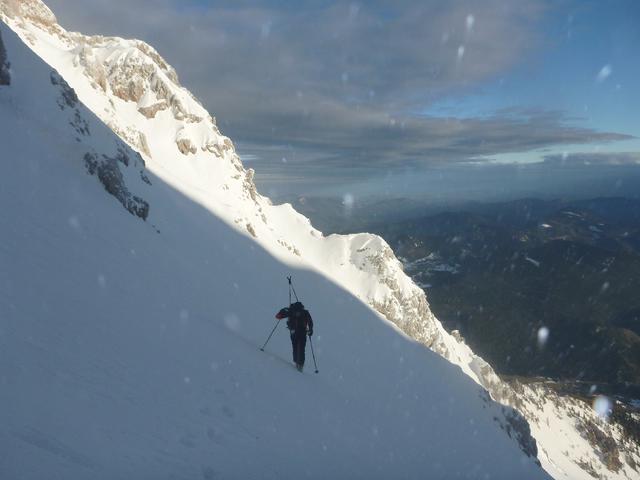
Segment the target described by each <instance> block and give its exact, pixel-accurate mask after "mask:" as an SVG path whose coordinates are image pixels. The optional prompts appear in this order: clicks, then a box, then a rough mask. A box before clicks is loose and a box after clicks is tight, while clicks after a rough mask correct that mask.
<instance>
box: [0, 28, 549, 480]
mask: <svg viewBox="0 0 640 480" xmlns="http://www.w3.org/2000/svg"><path fill="white" fill-rule="evenodd" d="M1 31H2V35H3V38H5V39H8V40H7V41H6V43H7V48H8V51H9V52H10V53H11V55H12V58H13V59H14V66H13V73H14V75H13V79H14V82H13V83H12V85H11V87H8V88H7V89H3V90H2V91H0V105H1V108H0V125H2V127H3V132H8V131H9V130H11V134H10V135H6V134H5V135H4V136H3V145H4V149H5V155H3V159H10V160H4V161H3V170H4V171H5V174H6V175H8V176H9V177H10V179H11V181H9V182H5V183H4V184H3V188H2V190H1V193H0V201H1V202H2V205H3V207H4V208H3V209H2V211H1V213H0V215H1V216H0V224H1V225H2V231H3V242H2V250H0V255H1V260H2V265H3V268H2V273H0V275H1V277H0V287H1V289H2V290H1V293H2V296H1V299H2V300H1V301H0V309H1V310H0V319H1V320H0V322H1V323H0V331H1V335H0V349H1V350H2V352H3V361H2V363H1V364H0V380H1V382H2V392H3V402H2V403H3V408H2V409H0V449H1V451H2V452H3V460H2V462H1V463H0V477H2V478H21V479H32V478H33V479H41V478H65V479H74V478H92V479H100V478H105V479H118V478H122V479H125V478H204V479H208V478H248V477H249V478H283V477H287V476H289V475H291V474H293V473H295V474H296V475H302V476H304V477H309V478H340V477H345V476H348V477H350V478H371V477H378V478H390V477H393V478H415V477H416V476H418V475H420V476H422V475H428V476H430V477H432V478H469V477H481V476H483V475H485V474H487V475H490V476H492V477H495V476H501V477H504V478H506V477H512V476H525V477H527V478H545V476H546V475H545V474H544V472H543V470H542V469H540V468H539V467H538V466H537V465H536V464H535V462H534V459H532V458H529V457H527V456H526V455H525V454H524V453H523V452H522V451H521V450H520V449H519V447H518V445H517V444H516V443H515V442H513V441H512V440H511V439H510V438H509V437H508V436H507V435H506V434H505V432H504V431H503V430H502V429H501V428H500V426H499V425H498V424H497V423H496V422H495V421H494V420H493V417H494V416H498V415H500V406H499V405H497V404H495V403H493V402H492V401H490V400H489V399H488V398H486V396H485V395H486V394H485V393H484V390H483V389H482V388H481V387H479V386H478V385H477V384H476V383H475V382H473V381H472V380H471V379H469V378H468V377H467V376H466V375H464V374H462V373H461V372H460V371H459V369H458V368H457V367H455V366H454V365H451V364H450V363H448V362H446V361H445V360H443V359H441V358H440V357H439V356H437V355H435V354H434V353H432V352H430V351H429V350H427V349H425V348H424V347H423V346H421V345H419V344H417V343H415V342H413V341H411V340H410V339H408V338H406V337H405V336H403V335H401V334H400V333H399V332H398V331H397V330H396V329H395V328H394V327H393V326H392V325H391V324H389V323H388V322H386V321H384V320H382V319H381V318H380V317H379V316H377V315H376V314H375V313H374V312H373V311H372V310H371V309H370V308H369V307H367V306H366V305H364V304H363V303H362V302H361V301H359V300H358V299H356V298H355V297H354V296H353V295H351V294H349V293H348V292H346V291H345V290H344V289H342V288H340V287H339V286H337V285H335V284H334V283H332V282H331V281H330V280H328V279H327V278H326V277H324V276H323V275H321V274H320V273H319V272H317V271H314V270H312V269H310V268H306V269H305V268H303V267H302V265H297V266H296V265H287V264H285V263H283V262H282V261H281V260H278V259H276V258H274V256H273V255H272V254H271V253H270V252H268V251H266V250H265V249H264V248H262V247H261V246H260V244H259V243H257V242H256V241H255V240H254V239H252V238H251V237H249V236H246V235H245V234H243V233H241V232H239V231H238V230H236V229H234V228H230V226H229V224H228V223H227V222H225V221H222V220H221V219H220V218H218V217H216V216H215V215H212V214H211V212H210V211H209V210H208V209H207V208H205V207H203V205H201V204H199V203H198V202H195V201H193V199H190V198H188V197H186V196H185V195H184V193H182V192H180V191H179V190H177V189H176V188H173V187H172V186H170V185H168V184H167V183H166V182H164V181H163V180H162V179H161V178H160V177H159V176H157V175H155V173H153V172H149V179H150V182H149V183H147V182H145V181H143V179H142V178H141V177H140V176H139V175H138V176H135V175H131V176H129V177H128V178H127V179H126V181H127V185H128V187H129V188H131V189H135V190H140V191H143V192H144V195H145V197H146V198H148V199H149V203H150V205H152V207H153V208H152V209H151V210H150V212H149V217H148V219H147V221H146V222H144V221H141V220H140V219H139V218H136V217H135V216H132V215H128V214H126V213H125V212H124V211H123V209H122V206H121V205H119V204H118V202H116V201H114V199H113V197H112V196H109V195H105V194H104V192H103V191H102V186H101V185H99V184H98V183H97V182H94V181H88V180H89V179H90V178H91V177H90V176H88V172H87V170H86V168H85V164H84V163H85V159H84V157H85V152H86V150H87V149H88V148H92V149H93V150H94V151H96V152H98V153H100V152H106V153H105V154H106V155H109V156H111V155H113V156H114V157H113V158H116V157H117V156H118V155H126V156H127V157H129V158H131V157H133V156H134V152H132V151H131V150H130V149H129V147H126V146H123V145H121V143H120V141H119V140H117V139H116V138H115V137H114V135H113V134H112V132H111V131H110V130H108V129H107V128H106V126H104V125H102V124H101V123H100V121H99V120H98V119H97V118H96V117H94V116H93V115H92V114H91V113H90V112H89V111H88V110H86V109H85V108H84V107H83V106H82V105H81V104H80V103H78V104H75V103H74V106H73V107H71V106H69V108H64V109H61V108H60V105H59V100H60V98H61V96H62V98H65V92H66V93H67V94H68V90H65V89H62V90H61V88H60V82H51V78H53V77H55V75H54V76H53V77H52V74H51V72H52V70H51V68H50V67H49V66H48V65H46V64H44V63H43V62H41V61H39V59H38V58H37V57H35V55H33V54H31V52H29V51H28V50H27V49H26V48H25V47H24V46H23V45H21V44H20V42H19V40H18V39H17V37H16V36H15V35H14V34H13V33H11V32H10V31H8V29H6V28H5V27H4V26H2V28H1ZM55 78H57V77H55ZM67 97H68V95H67ZM72 110H73V112H74V113H73V114H72V113H71V112H72ZM75 113H78V114H79V115H80V117H81V119H82V120H83V122H86V127H87V130H88V131H89V132H91V133H90V134H88V135H79V134H78V132H77V131H76V128H75V127H74V126H73V125H71V122H70V121H69V120H70V118H71V119H73V118H74V117H75ZM118 163H120V161H118ZM129 173H132V172H129ZM123 176H124V174H123ZM152 224H153V225H155V228H154V227H153V226H152ZM158 231H160V233H158ZM288 272H292V273H293V278H294V281H295V282H296V287H297V288H298V294H299V295H303V298H304V300H305V303H306V304H307V307H308V308H310V309H311V311H312V312H313V314H314V316H315V318H316V323H317V328H316V336H314V337H313V340H314V347H315V353H316V355H317V358H318V360H319V361H320V364H319V366H320V367H321V375H314V374H313V373H312V372H310V368H309V367H308V366H307V367H308V368H307V372H306V373H305V374H303V375H300V374H299V373H298V372H296V371H295V369H293V368H291V365H290V364H289V362H288V361H287V359H288V353H289V345H288V338H287V335H286V334H285V332H283V329H282V327H280V328H279V330H278V332H277V333H278V334H277V335H276V336H274V338H273V339H272V341H271V343H270V344H269V345H268V348H267V350H266V352H265V353H263V352H261V351H260V350H259V349H258V347H259V346H260V344H261V343H262V340H263V339H264V337H265V335H266V333H267V332H268V331H269V330H270V328H271V326H272V319H273V314H274V313H275V312H276V311H277V310H278V308H279V307H281V306H282V304H283V301H285V300H286V283H285V282H284V281H283V282H281V283H278V282H274V279H277V278H281V279H283V280H284V278H285V274H286V273H288ZM354 341H355V342H356V344H355V345H357V346H356V347H355V348H354Z"/></svg>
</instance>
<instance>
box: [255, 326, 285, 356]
mask: <svg viewBox="0 0 640 480" xmlns="http://www.w3.org/2000/svg"><path fill="white" fill-rule="evenodd" d="M280 320H282V319H281V318H279V319H278V320H277V321H276V324H275V325H274V326H273V330H271V333H270V334H269V338H267V341H266V342H264V345H262V347H261V348H260V350H262V351H263V352H264V347H266V346H267V343H269V340H271V336H272V335H273V332H275V331H276V328H278V324H279V323H280Z"/></svg>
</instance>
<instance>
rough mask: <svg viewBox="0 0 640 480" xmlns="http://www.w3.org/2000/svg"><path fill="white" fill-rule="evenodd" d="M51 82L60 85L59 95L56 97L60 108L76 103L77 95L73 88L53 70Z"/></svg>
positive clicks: (71, 106)
mask: <svg viewBox="0 0 640 480" xmlns="http://www.w3.org/2000/svg"><path fill="white" fill-rule="evenodd" d="M50 78H51V83H52V84H53V85H58V86H59V87H60V97H58V105H59V106H60V109H61V110H64V109H65V108H66V107H69V108H75V107H76V105H77V104H78V96H77V95H76V92H75V90H73V88H71V86H69V84H68V83H67V81H66V80H65V79H64V78H62V76H61V75H60V74H59V73H58V72H56V71H55V70H52V71H51V75H50Z"/></svg>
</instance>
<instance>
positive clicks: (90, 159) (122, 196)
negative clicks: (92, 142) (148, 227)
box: [84, 149, 149, 220]
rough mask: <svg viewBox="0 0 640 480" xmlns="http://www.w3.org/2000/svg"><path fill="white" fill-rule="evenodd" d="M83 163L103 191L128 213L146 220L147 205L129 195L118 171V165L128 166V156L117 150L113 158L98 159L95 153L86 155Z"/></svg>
mask: <svg viewBox="0 0 640 480" xmlns="http://www.w3.org/2000/svg"><path fill="white" fill-rule="evenodd" d="M84 162H85V166H86V167H87V171H88V172H89V173H90V174H91V175H97V177H98V180H100V183H102V185H103V186H104V188H105V190H106V191H107V192H109V193H110V194H111V195H113V196H114V197H115V198H116V199H117V200H118V201H119V202H120V203H121V204H122V206H124V208H125V209H126V210H127V211H128V212H129V213H131V214H132V215H135V216H137V217H140V218H142V219H143V220H146V219H147V216H148V215H149V203H148V202H146V201H145V200H143V199H142V198H140V197H138V196H136V195H133V194H131V192H130V191H129V189H128V188H127V185H126V184H125V181H124V176H123V175H122V171H121V170H120V165H119V164H123V165H124V166H125V167H126V166H128V165H129V164H130V159H129V156H128V155H127V153H126V152H125V151H124V150H123V149H118V152H117V153H116V156H115V157H113V158H112V157H108V156H106V155H102V156H100V157H98V155H97V154H95V153H86V154H85V155H84ZM143 178H144V177H143ZM147 181H148V179H147Z"/></svg>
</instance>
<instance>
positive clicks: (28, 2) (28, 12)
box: [0, 0, 58, 27]
mask: <svg viewBox="0 0 640 480" xmlns="http://www.w3.org/2000/svg"><path fill="white" fill-rule="evenodd" d="M0 12H2V13H4V14H5V15H7V16H8V17H10V18H14V17H20V18H21V19H23V20H25V21H28V22H31V23H35V24H37V25H41V26H44V27H49V26H51V25H55V24H57V22H58V21H57V20H56V16H55V15H54V14H53V12H52V11H51V10H50V9H49V7H47V6H46V5H45V4H44V3H42V2H41V1H40V0H0Z"/></svg>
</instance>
